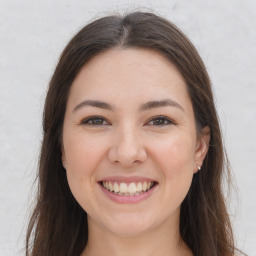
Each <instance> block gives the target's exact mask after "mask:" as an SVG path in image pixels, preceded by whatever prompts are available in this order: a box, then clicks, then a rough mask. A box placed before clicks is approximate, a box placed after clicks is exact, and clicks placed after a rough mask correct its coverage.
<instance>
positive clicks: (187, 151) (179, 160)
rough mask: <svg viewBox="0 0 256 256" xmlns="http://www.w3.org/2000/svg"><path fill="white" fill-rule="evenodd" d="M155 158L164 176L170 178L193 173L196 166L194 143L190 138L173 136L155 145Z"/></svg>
mask: <svg viewBox="0 0 256 256" xmlns="http://www.w3.org/2000/svg"><path fill="white" fill-rule="evenodd" d="M154 155H155V158H156V161H157V162H158V164H159V165H160V166H161V169H162V170H163V172H164V175H165V176H167V177H170V178H175V177H176V176H179V175H182V173H187V172H192V173H193V164H194V143H193V140H192V137H189V136H181V135H177V136H173V137H171V138H166V139H165V140H164V142H163V141H159V142H158V143H155V154H154Z"/></svg>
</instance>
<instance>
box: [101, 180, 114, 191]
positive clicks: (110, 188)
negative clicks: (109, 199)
mask: <svg viewBox="0 0 256 256" xmlns="http://www.w3.org/2000/svg"><path fill="white" fill-rule="evenodd" d="M103 186H104V183H103ZM106 189H107V188H106ZM109 191H111V192H112V191H114V186H113V184H112V182H109Z"/></svg>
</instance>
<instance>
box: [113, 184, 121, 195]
mask: <svg viewBox="0 0 256 256" xmlns="http://www.w3.org/2000/svg"><path fill="white" fill-rule="evenodd" d="M114 191H115V192H116V193H118V192H119V191H120V188H119V185H118V184H117V183H116V182H115V183H114Z"/></svg>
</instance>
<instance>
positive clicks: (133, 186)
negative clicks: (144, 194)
mask: <svg viewBox="0 0 256 256" xmlns="http://www.w3.org/2000/svg"><path fill="white" fill-rule="evenodd" d="M136 191H137V188H136V184H135V183H130V184H129V187H128V192H129V193H130V194H134V193H135V192H136Z"/></svg>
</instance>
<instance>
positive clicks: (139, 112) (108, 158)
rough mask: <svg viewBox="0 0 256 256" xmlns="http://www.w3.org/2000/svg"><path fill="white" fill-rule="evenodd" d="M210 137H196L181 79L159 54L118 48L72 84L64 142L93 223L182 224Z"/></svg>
mask: <svg viewBox="0 0 256 256" xmlns="http://www.w3.org/2000/svg"><path fill="white" fill-rule="evenodd" d="M208 140H209V138H208V135H202V136H200V137H199V136H197V131H196V126H195V119H194V113H193V108H192V104H191V100H190V97H189V95H188V92H187V89H186V84H185V81H184V79H183V78H182V76H181V74H180V73H179V72H178V70H177V69H176V68H175V66H174V65H173V64H171V63H170V62H169V61H167V60H166V59H164V58H163V57H162V56H161V55H159V54H158V53H156V52H153V51H150V50H142V49H125V50H124V49H113V50H109V51H107V52H105V53H103V54H100V55H98V56H96V57H94V58H93V59H92V60H90V61H89V62H88V63H87V64H86V65H85V66H84V67H83V68H82V69H81V71H80V73H79V74H78V75H77V77H76V79H75V81H74V82H73V84H72V87H71V91H70V95H69V99H68V102H67V109H66V114H65V120H64V127H63V148H62V160H63V165H64V166H65V168H66V172H67V179H68V183H69V186H70V189H71V191H72V193H73V195H74V197H75V198H76V200H77V201H78V203H79V204H80V205H81V206H82V208H83V209H84V210H85V211H86V212H87V214H88V221H89V227H90V226H92V227H93V226H94V227H97V228H100V229H101V230H104V231H106V232H109V231H110V232H112V233H113V232H114V233H115V234H118V235H122V236H133V235H137V234H140V233H143V232H146V231H149V230H153V229H156V228H159V227H161V226H162V225H163V224H164V225H165V224H167V225H174V226H175V227H178V223H179V213H180V205H181V203H182V201H183V199H184V198H185V196H186V194H187V192H188V190H189V188H190V185H191V181H192V178H193V174H194V173H195V172H196V171H197V170H198V166H201V165H202V162H203V158H204V156H205V154H206V151H207V149H208Z"/></svg>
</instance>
